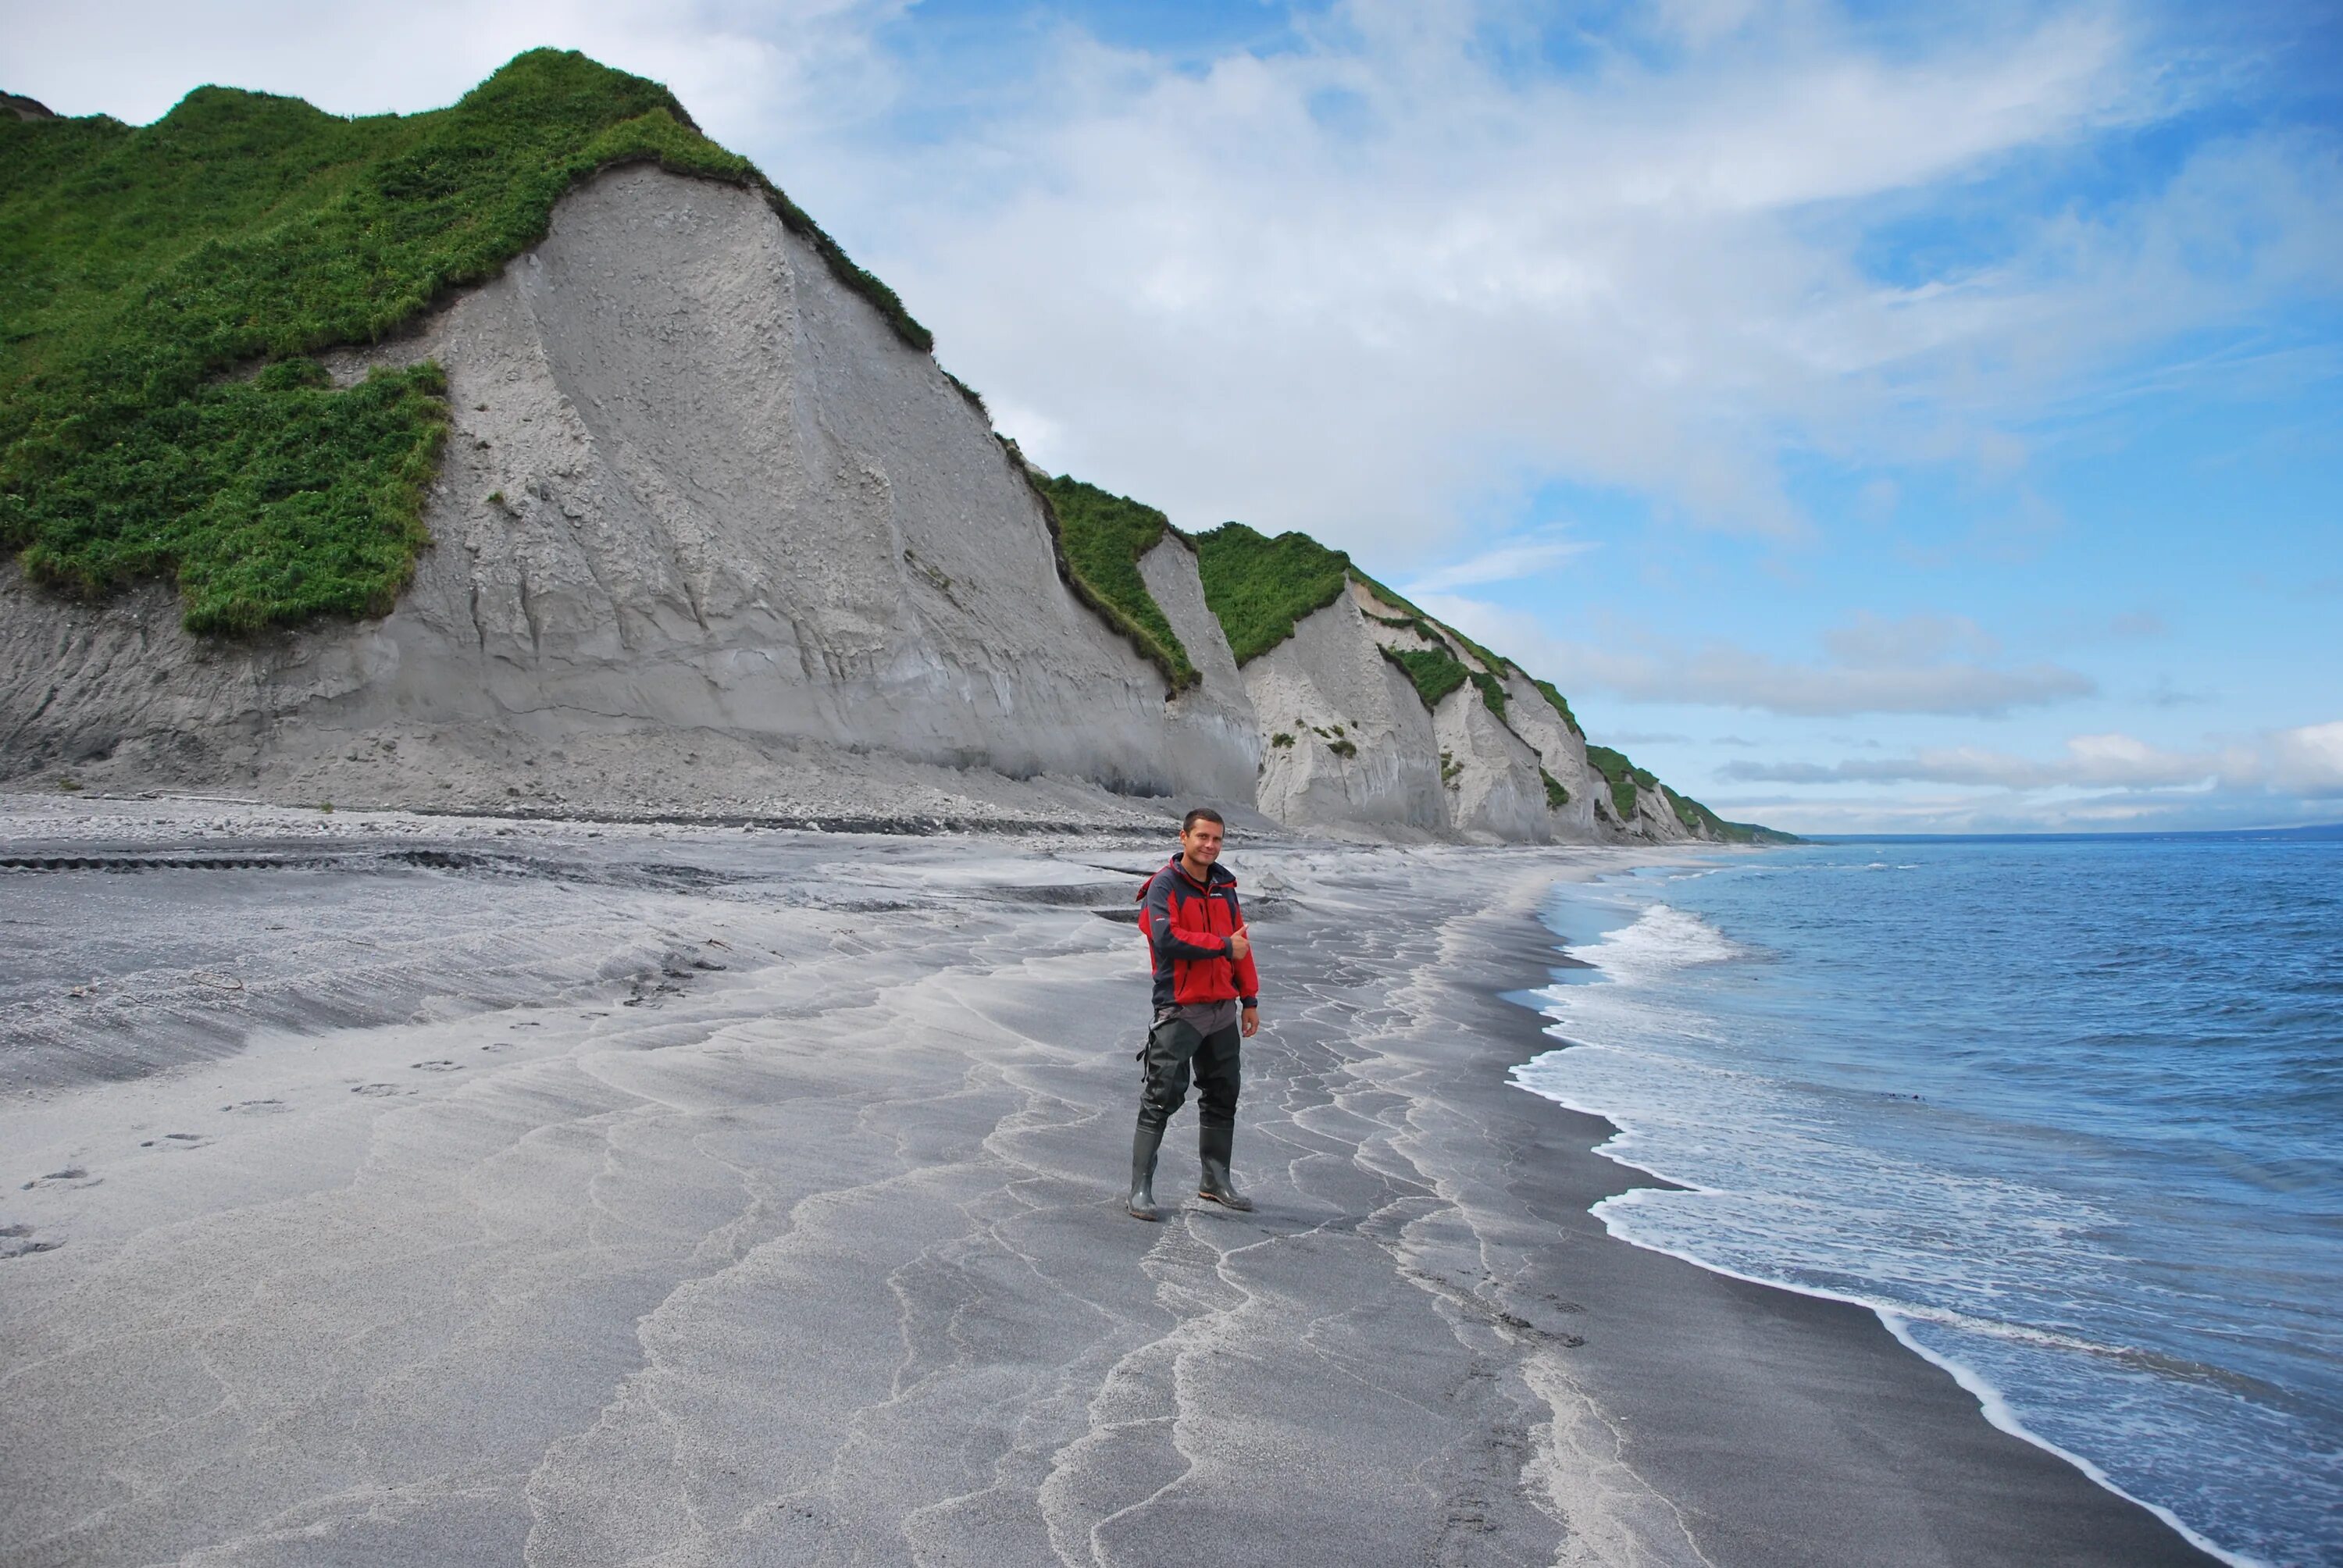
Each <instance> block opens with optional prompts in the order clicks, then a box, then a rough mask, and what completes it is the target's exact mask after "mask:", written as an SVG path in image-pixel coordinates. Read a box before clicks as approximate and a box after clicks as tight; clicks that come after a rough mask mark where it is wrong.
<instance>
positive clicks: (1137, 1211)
mask: <svg viewBox="0 0 2343 1568" xmlns="http://www.w3.org/2000/svg"><path fill="white" fill-rule="evenodd" d="M1241 1040H1242V1036H1241V1035H1240V1033H1239V1032H1238V1030H1237V1025H1236V1023H1235V1021H1234V1020H1231V1021H1230V1022H1229V1023H1228V1024H1227V1025H1226V1026H1225V1027H1222V1028H1220V1029H1216V1030H1212V1032H1211V1033H1210V1034H1205V1033H1202V1032H1200V1031H1199V1030H1197V1028H1196V1026H1195V1025H1194V1024H1192V1023H1190V1022H1189V1021H1188V1020H1186V1019H1184V1018H1181V1017H1178V1016H1177V1015H1174V1016H1172V1017H1169V1018H1164V1019H1160V1020H1157V1022H1156V1024H1155V1027H1154V1028H1153V1029H1151V1030H1148V1031H1147V1044H1146V1045H1145V1046H1144V1047H1143V1048H1141V1050H1140V1053H1139V1060H1140V1069H1141V1081H1140V1096H1139V1127H1138V1131H1135V1132H1133V1133H1132V1134H1131V1213H1132V1214H1133V1215H1134V1216H1136V1217H1137V1218H1139V1219H1141V1220H1160V1219H1161V1218H1162V1217H1163V1215H1162V1211H1161V1210H1160V1209H1158V1208H1157V1207H1156V1205H1155V1152H1156V1151H1157V1150H1158V1149H1159V1148H1161V1146H1162V1143H1163V1129H1164V1127H1165V1125H1166V1124H1167V1123H1169V1122H1170V1121H1171V1120H1172V1116H1173V1114H1174V1113H1176V1112H1177V1111H1179V1109H1180V1107H1181V1106H1182V1104H1184V1103H1186V1101H1187V1099H1188V1080H1189V1077H1190V1075H1191V1073H1193V1075H1194V1078H1195V1081H1196V1152H1197V1154H1198V1156H1199V1158H1200V1160H1201V1161H1202V1167H1203V1172H1202V1177H1201V1178H1200V1180H1199V1181H1198V1182H1197V1185H1196V1196H1198V1197H1199V1198H1208V1199H1210V1200H1212V1201H1213V1202H1215V1203H1221V1204H1225V1205H1226V1206H1227V1207H1229V1208H1232V1209H1250V1208H1252V1199H1250V1198H1248V1197H1246V1196H1245V1195H1244V1194H1243V1193H1242V1192H1240V1191H1237V1189H1236V1184H1235V1182H1233V1181H1231V1180H1230V1178H1229V1159H1230V1156H1231V1153H1232V1151H1233V1150H1234V1148H1235V1146H1236V1131H1237V1091H1238V1090H1239V1089H1240V1088H1241V1087H1242V1078H1243V1074H1242V1069H1241V1067H1240V1065H1239V1047H1240V1042H1241Z"/></svg>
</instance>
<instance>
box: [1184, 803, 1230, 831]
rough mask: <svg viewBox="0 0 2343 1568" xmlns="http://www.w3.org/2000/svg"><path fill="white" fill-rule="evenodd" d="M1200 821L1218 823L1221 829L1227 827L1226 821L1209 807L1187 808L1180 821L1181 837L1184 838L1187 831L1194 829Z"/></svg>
mask: <svg viewBox="0 0 2343 1568" xmlns="http://www.w3.org/2000/svg"><path fill="white" fill-rule="evenodd" d="M1200 821H1202V822H1218V823H1219V824H1220V825H1221V826H1222V828H1226V827H1227V826H1228V825H1229V823H1228V819H1227V818H1225V817H1223V816H1222V815H1221V814H1220V813H1219V812H1218V811H1215V810H1213V809H1212V808H1211V807H1210V806H1193V807H1191V808H1189V810H1188V814H1187V815H1186V816H1185V817H1182V818H1181V819H1180V834H1181V837H1182V838H1185V837H1186V836H1187V833H1188V829H1191V828H1192V827H1194V826H1195V825H1196V824H1197V823H1198V822H1200Z"/></svg>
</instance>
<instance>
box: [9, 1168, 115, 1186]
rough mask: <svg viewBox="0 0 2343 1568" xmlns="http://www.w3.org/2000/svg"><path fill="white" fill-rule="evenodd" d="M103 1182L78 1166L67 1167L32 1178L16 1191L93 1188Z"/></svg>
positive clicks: (103, 1179)
mask: <svg viewBox="0 0 2343 1568" xmlns="http://www.w3.org/2000/svg"><path fill="white" fill-rule="evenodd" d="M105 1180H106V1178H105V1177H103V1176H93V1175H91V1174H90V1173H89V1172H88V1171H85V1170H83V1169H82V1168H81V1167H80V1166H78V1165H68V1166H66V1167H65V1169H64V1170H62V1171H50V1172H49V1173H48V1174H47V1175H45V1176H35V1177H34V1178H33V1179H32V1180H31V1181H27V1182H25V1184H24V1186H23V1187H21V1188H19V1189H18V1191H24V1192H30V1191H32V1190H33V1189H34V1188H35V1187H95V1186H96V1185H97V1184H98V1183H99V1182H100V1181H105Z"/></svg>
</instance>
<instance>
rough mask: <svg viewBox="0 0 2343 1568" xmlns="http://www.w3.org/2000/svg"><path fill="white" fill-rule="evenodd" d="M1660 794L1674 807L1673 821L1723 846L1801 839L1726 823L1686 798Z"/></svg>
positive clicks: (1666, 791) (1746, 824) (1744, 824)
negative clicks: (1674, 816)
mask: <svg viewBox="0 0 2343 1568" xmlns="http://www.w3.org/2000/svg"><path fill="white" fill-rule="evenodd" d="M1660 793H1661V794H1663V795H1664V796H1665V797H1666V798H1667V801H1668V804H1669V805H1671V806H1673V807H1674V808H1675V813H1676V820H1677V821H1679V822H1682V823H1683V824H1684V826H1685V827H1686V828H1688V829H1692V830H1693V831H1694V832H1695V833H1696V832H1699V831H1700V830H1702V829H1707V831H1708V833H1709V835H1710V836H1711V837H1712V838H1714V839H1716V840H1717V841H1718V842H1720V843H1725V844H1802V843H1804V842H1805V839H1801V838H1799V837H1798V836H1797V835H1796V834H1795V833H1785V832H1783V831H1782V830H1781V829H1777V828H1760V827H1759V826H1757V824H1755V822H1728V821H1726V820H1725V819H1724V818H1722V817H1720V816H1718V815H1717V814H1716V813H1715V812H1714V811H1712V810H1710V809H1708V808H1707V807H1705V806H1704V805H1702V804H1701V803H1700V802H1699V801H1697V800H1695V799H1693V798H1692V797H1691V796H1689V795H1679V794H1677V793H1676V792H1675V791H1674V790H1673V789H1667V788H1666V787H1665V786H1662V788H1661V790H1660Z"/></svg>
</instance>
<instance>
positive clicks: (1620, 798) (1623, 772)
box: [1586, 745, 1660, 822]
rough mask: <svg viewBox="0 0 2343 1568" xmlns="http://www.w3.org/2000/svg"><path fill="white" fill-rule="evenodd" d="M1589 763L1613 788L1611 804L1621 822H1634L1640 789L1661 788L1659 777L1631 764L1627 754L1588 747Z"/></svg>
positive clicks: (1597, 747)
mask: <svg viewBox="0 0 2343 1568" xmlns="http://www.w3.org/2000/svg"><path fill="white" fill-rule="evenodd" d="M1586 760H1587V763H1588V764H1589V765H1590V766H1591V767H1593V768H1594V770H1595V771H1596V772H1597V773H1600V774H1602V775H1603V780H1604V783H1606V784H1608V785H1610V786H1611V804H1612V807H1613V808H1614V809H1615V810H1616V811H1617V813H1618V817H1619V820H1620V821H1622V822H1632V821H1634V819H1635V789H1636V787H1637V786H1638V785H1640V786H1642V787H1643V788H1644V789H1658V788H1659V785H1660V781H1659V779H1657V778H1656V777H1654V775H1653V774H1651V773H1649V772H1647V771H1645V770H1644V769H1641V768H1638V767H1636V766H1635V765H1634V763H1633V762H1630V761H1628V760H1627V758H1626V754H1625V753H1624V752H1619V751H1614V750H1612V749H1611V748H1609V747H1608V746H1594V745H1589V746H1588V747H1587V748H1586Z"/></svg>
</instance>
